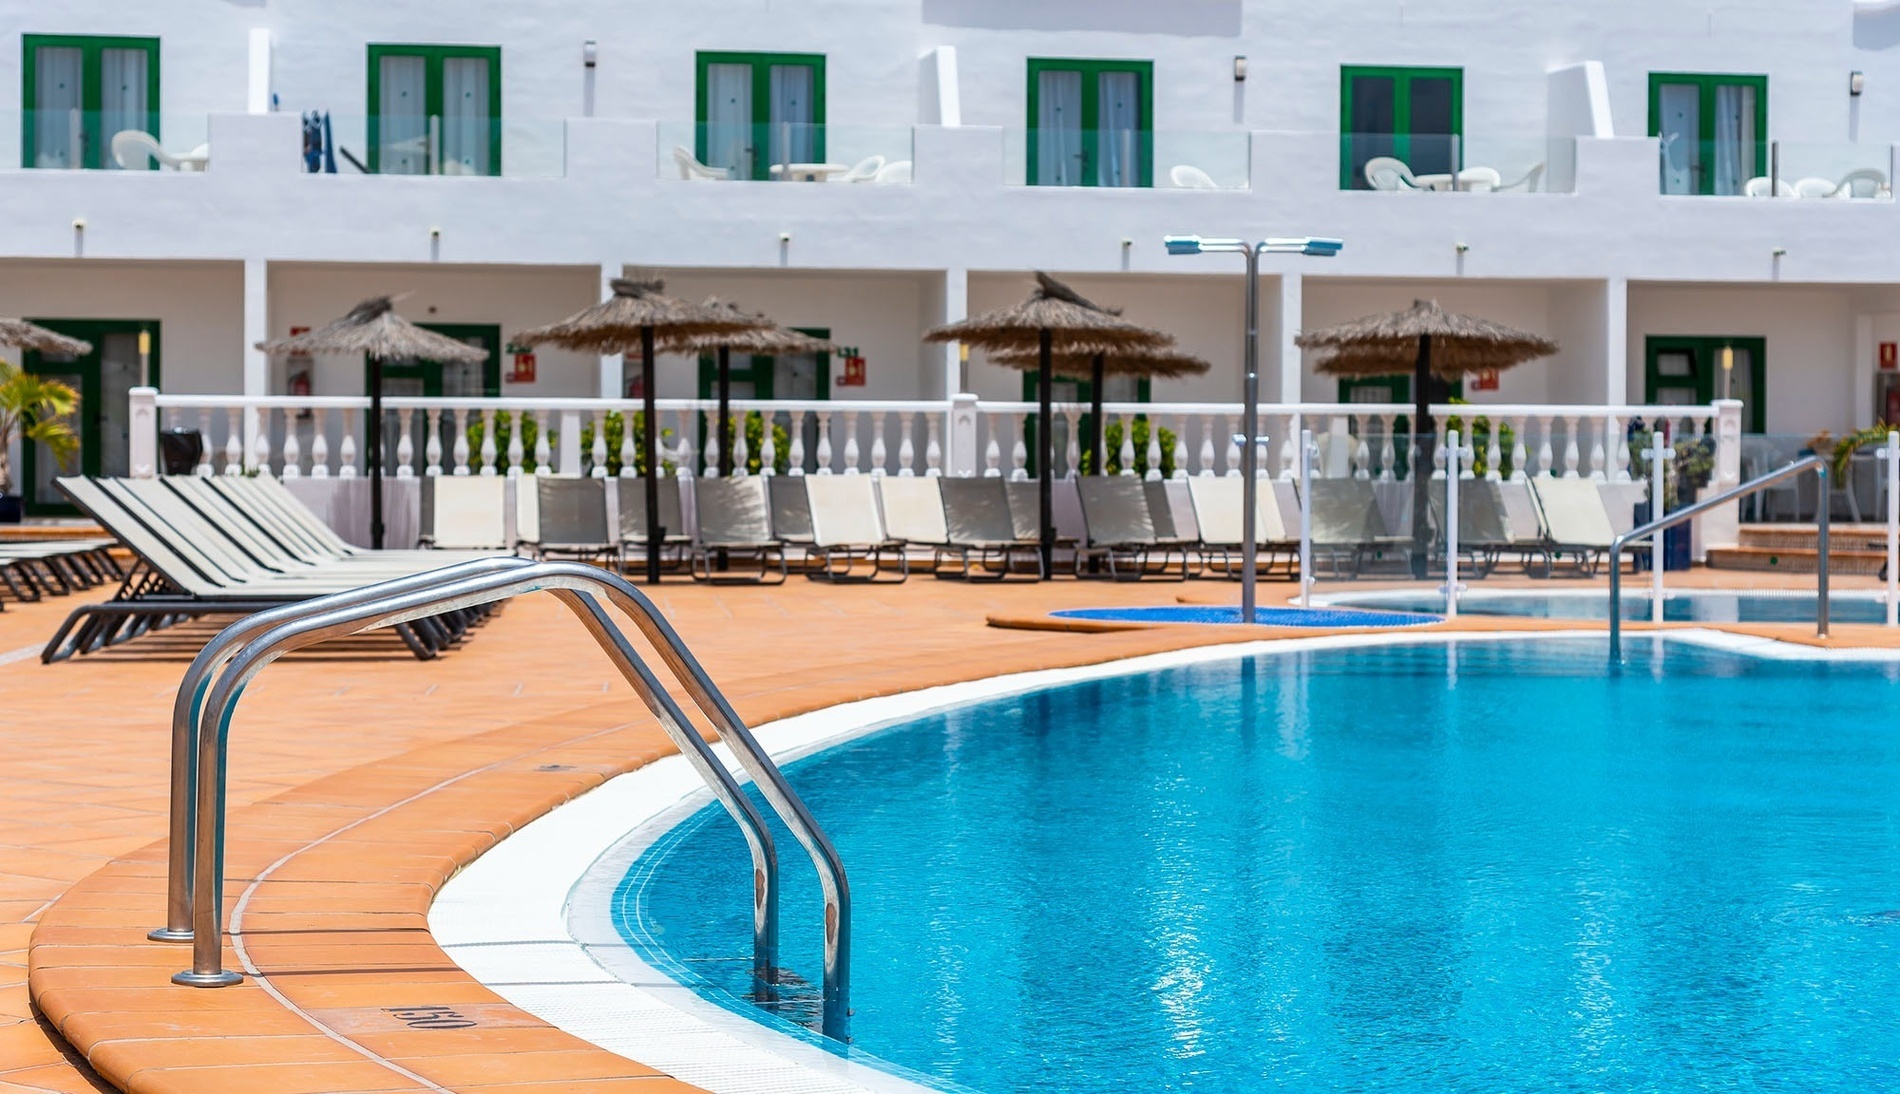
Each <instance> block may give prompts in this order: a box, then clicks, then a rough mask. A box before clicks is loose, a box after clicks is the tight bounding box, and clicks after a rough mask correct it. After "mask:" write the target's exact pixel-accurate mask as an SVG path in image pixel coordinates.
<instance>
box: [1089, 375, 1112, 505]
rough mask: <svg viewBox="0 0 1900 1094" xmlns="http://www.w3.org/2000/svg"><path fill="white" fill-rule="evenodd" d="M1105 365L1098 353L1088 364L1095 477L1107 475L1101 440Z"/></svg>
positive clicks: (1090, 442) (1105, 457)
mask: <svg viewBox="0 0 1900 1094" xmlns="http://www.w3.org/2000/svg"><path fill="white" fill-rule="evenodd" d="M1105 363H1106V362H1105V361H1104V355H1103V354H1100V353H1098V354H1096V355H1095V359H1094V360H1093V361H1090V362H1089V384H1090V387H1089V391H1090V393H1091V395H1090V398H1089V404H1090V405H1089V411H1090V416H1091V417H1092V418H1093V420H1094V422H1095V426H1094V428H1093V429H1091V430H1090V431H1089V455H1090V457H1091V458H1092V459H1093V460H1094V461H1095V473H1096V474H1097V475H1106V474H1108V450H1107V448H1105V447H1104V446H1103V444H1102V438H1104V437H1106V436H1108V432H1107V428H1106V426H1105V425H1104V423H1103V421H1102V379H1103V375H1102V374H1103V372H1104V371H1105V369H1104V367H1103V366H1104V364H1105Z"/></svg>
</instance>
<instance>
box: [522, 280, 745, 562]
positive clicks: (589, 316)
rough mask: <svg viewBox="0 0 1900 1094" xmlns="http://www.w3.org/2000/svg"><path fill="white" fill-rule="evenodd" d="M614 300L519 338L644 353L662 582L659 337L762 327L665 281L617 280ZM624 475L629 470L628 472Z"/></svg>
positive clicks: (645, 443) (652, 525)
mask: <svg viewBox="0 0 1900 1094" xmlns="http://www.w3.org/2000/svg"><path fill="white" fill-rule="evenodd" d="M611 285H612V287H613V295H611V296H609V297H608V298H607V299H605V300H603V301H601V302H600V303H598V304H595V305H593V306H592V307H589V308H585V309H583V310H581V311H579V312H576V313H575V314H573V315H570V316H568V317H567V318H566V319H563V320H561V321H560V322H558V323H550V324H548V325H547V326H544V327H533V328H530V329H528V330H524V331H521V332H520V333H518V334H516V335H515V339H514V340H515V341H516V342H518V343H521V344H523V345H530V346H532V345H539V344H541V343H544V342H545V343H548V344H551V345H556V346H560V347H561V348H563V349H571V350H580V351H582V352H587V353H598V354H602V355H607V354H614V353H631V352H633V350H634V348H635V347H638V348H639V350H640V378H641V392H640V394H641V411H642V416H643V418H644V420H645V423H646V428H645V429H644V430H642V431H641V438H640V454H641V457H642V458H643V459H644V460H645V461H646V467H647V473H646V480H647V485H646V502H647V581H648V582H649V583H651V584H658V583H659V580H660V548H661V545H662V544H663V543H664V541H665V530H664V529H662V528H661V527H660V519H659V513H660V480H659V474H660V459H659V452H658V438H659V433H660V424H659V420H658V419H659V415H658V412H657V410H656V408H655V407H654V394H653V388H654V383H653V355H654V341H655V337H656V335H658V334H660V333H665V334H667V335H669V336H685V335H694V334H719V333H721V332H730V331H738V330H749V329H752V328H755V327H759V326H762V325H763V324H762V323H760V322H759V321H758V320H755V319H751V318H748V317H746V316H742V315H739V314H737V313H736V312H733V311H730V310H728V311H716V310H714V309H711V308H705V307H702V306H700V305H698V304H692V303H688V302H687V301H684V300H679V299H676V298H674V297H671V296H667V295H665V294H664V293H663V292H662V291H661V290H662V289H664V288H665V287H666V286H665V284H664V283H662V282H660V281H637V280H633V279H631V278H624V277H619V278H615V279H614V280H613V281H612V282H611ZM623 473H624V471H623Z"/></svg>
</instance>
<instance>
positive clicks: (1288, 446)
mask: <svg viewBox="0 0 1900 1094" xmlns="http://www.w3.org/2000/svg"><path fill="white" fill-rule="evenodd" d="M1284 422H1285V427H1284V428H1283V429H1281V430H1280V475H1279V478H1280V480H1281V481H1282V482H1292V481H1293V480H1294V479H1295V478H1298V477H1299V466H1300V463H1299V460H1300V455H1299V445H1297V444H1295V443H1294V441H1295V439H1296V438H1298V437H1299V435H1300V428H1301V426H1302V424H1303V423H1302V420H1301V417H1300V415H1298V414H1288V415H1286V417H1285V419H1284ZM1267 435H1268V437H1269V443H1271V437H1272V433H1271V431H1269V432H1268V434H1267ZM1234 452H1235V453H1236V456H1238V453H1239V452H1240V445H1239V444H1238V443H1236V444H1235V445H1234ZM1263 462H1264V461H1263ZM1233 474H1236V475H1238V474H1240V470H1239V468H1237V467H1236V468H1235V470H1234V471H1233Z"/></svg>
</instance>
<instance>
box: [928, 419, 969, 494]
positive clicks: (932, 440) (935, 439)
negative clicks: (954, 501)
mask: <svg viewBox="0 0 1900 1094" xmlns="http://www.w3.org/2000/svg"><path fill="white" fill-rule="evenodd" d="M942 417H943V416H942V415H940V414H938V413H937V412H936V411H934V410H926V411H924V474H925V475H926V476H928V477H930V478H933V479H936V478H942V477H943V438H942V437H941V436H940V435H939V430H941V429H942V428H943V427H942V425H941V424H940V423H941V421H942ZM971 447H975V446H974V444H972V446H971Z"/></svg>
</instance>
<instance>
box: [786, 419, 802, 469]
mask: <svg viewBox="0 0 1900 1094" xmlns="http://www.w3.org/2000/svg"><path fill="white" fill-rule="evenodd" d="M785 449H786V451H785V473H786V474H787V475H803V474H804V473H805V412H804V411H802V410H794V411H792V428H791V430H790V431H789V435H788V436H787V438H786V442H785Z"/></svg>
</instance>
